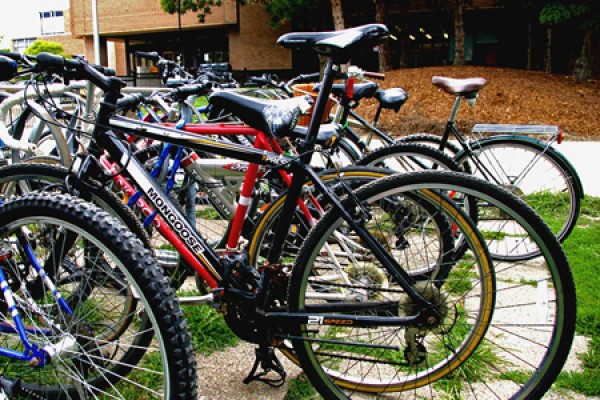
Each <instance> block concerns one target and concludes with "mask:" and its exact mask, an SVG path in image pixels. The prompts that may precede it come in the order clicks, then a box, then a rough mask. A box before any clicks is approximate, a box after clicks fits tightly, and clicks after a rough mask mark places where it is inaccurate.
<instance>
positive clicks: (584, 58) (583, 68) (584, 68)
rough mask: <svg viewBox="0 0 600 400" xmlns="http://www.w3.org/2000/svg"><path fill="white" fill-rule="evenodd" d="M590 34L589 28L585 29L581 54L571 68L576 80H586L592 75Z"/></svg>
mask: <svg viewBox="0 0 600 400" xmlns="http://www.w3.org/2000/svg"><path fill="white" fill-rule="evenodd" d="M592 35H593V32H592V30H591V29H586V30H585V36H584V37H583V46H582V47H581V54H580V55H579V58H577V60H576V61H575V68H574V69H573V77H574V78H575V80H576V81H577V82H583V81H587V80H588V79H590V78H591V77H592V61H593V55H592Z"/></svg>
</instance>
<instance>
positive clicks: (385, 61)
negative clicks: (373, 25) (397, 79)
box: [373, 0, 391, 72]
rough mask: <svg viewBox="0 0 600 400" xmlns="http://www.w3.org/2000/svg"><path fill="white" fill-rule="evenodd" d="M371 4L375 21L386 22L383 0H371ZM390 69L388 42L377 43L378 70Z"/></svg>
mask: <svg viewBox="0 0 600 400" xmlns="http://www.w3.org/2000/svg"><path fill="white" fill-rule="evenodd" d="M373 4H374V5H375V21H376V22H379V23H381V24H386V16H387V11H386V7H385V2H384V0H373ZM386 25H387V24H386ZM390 69H391V62H390V49H389V46H388V43H387V42H383V43H381V44H380V45H379V72H386V71H389V70H390Z"/></svg>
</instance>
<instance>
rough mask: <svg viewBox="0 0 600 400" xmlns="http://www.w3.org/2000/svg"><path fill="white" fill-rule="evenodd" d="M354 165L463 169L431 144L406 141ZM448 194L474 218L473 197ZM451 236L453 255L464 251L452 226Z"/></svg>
mask: <svg viewBox="0 0 600 400" xmlns="http://www.w3.org/2000/svg"><path fill="white" fill-rule="evenodd" d="M414 136H415V137H416V138H417V139H419V138H422V137H424V138H429V136H433V137H434V138H438V137H437V136H434V135H425V134H421V135H414ZM438 139H439V138H438ZM422 140H425V139H422ZM357 164H358V165H376V166H382V167H386V168H390V169H392V170H393V171H396V172H401V173H410V172H415V171H422V170H426V169H436V170H442V171H456V172H462V171H463V170H462V169H461V167H459V166H458V164H457V163H456V162H455V161H454V160H453V159H452V158H450V156H448V155H447V154H446V153H445V152H442V151H440V150H437V149H435V148H433V147H431V146H427V145H423V144H416V143H410V142H408V143H404V142H400V143H394V144H391V145H389V146H385V147H382V148H379V149H377V150H374V151H372V152H370V153H368V154H367V155H365V156H364V157H363V158H361V159H360V160H359V161H358V162H357ZM452 197H453V199H454V201H455V202H457V203H460V204H461V205H462V207H463V209H465V210H466V212H467V214H468V215H469V217H470V218H471V219H472V220H474V221H477V218H478V213H477V204H476V202H475V201H474V200H473V199H471V198H469V197H462V196H460V194H458V193H453V194H452ZM454 236H455V239H456V240H455V241H454V244H455V250H454V251H455V253H456V254H457V255H460V254H462V253H464V252H465V251H466V247H465V246H466V244H465V243H464V242H463V238H462V234H461V232H460V230H458V229H455V230H454Z"/></svg>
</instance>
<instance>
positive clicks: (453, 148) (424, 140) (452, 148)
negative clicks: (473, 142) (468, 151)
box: [396, 133, 461, 157]
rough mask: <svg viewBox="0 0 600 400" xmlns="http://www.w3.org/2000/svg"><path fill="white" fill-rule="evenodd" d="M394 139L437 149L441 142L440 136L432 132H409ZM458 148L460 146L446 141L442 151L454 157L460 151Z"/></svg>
mask: <svg viewBox="0 0 600 400" xmlns="http://www.w3.org/2000/svg"><path fill="white" fill-rule="evenodd" d="M396 141H397V142H400V143H415V144H419V143H420V144H423V145H426V146H431V147H433V148H435V149H438V150H439V148H440V144H441V143H442V137H441V136H438V135H434V134H432V133H411V134H409V135H406V136H403V137H401V138H398V139H397V140H396ZM460 150H461V149H460V147H458V146H457V145H455V144H454V143H452V142H446V144H445V145H444V150H443V151H444V152H445V153H446V154H447V155H449V156H450V157H454V156H456V155H457V154H458V153H459V152H460Z"/></svg>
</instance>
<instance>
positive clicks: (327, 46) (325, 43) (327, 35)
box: [277, 24, 388, 58]
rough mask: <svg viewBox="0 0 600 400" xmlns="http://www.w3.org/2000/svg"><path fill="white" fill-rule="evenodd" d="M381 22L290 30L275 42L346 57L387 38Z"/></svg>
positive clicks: (284, 45)
mask: <svg viewBox="0 0 600 400" xmlns="http://www.w3.org/2000/svg"><path fill="white" fill-rule="evenodd" d="M387 35H388V29H387V27H386V26H385V25H383V24H367V25H361V26H357V27H354V28H348V29H342V30H339V31H328V32H292V33H287V34H285V35H283V36H281V37H280V38H279V39H278V40H277V44H279V45H280V46H283V47H286V48H289V49H303V48H313V49H315V50H316V51H317V52H318V53H321V54H323V55H327V56H344V58H346V57H347V56H348V55H349V54H350V53H351V52H352V51H355V50H356V49H358V48H361V47H363V46H364V47H366V46H373V45H375V44H377V43H379V42H380V41H381V40H383V39H385V38H387Z"/></svg>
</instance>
